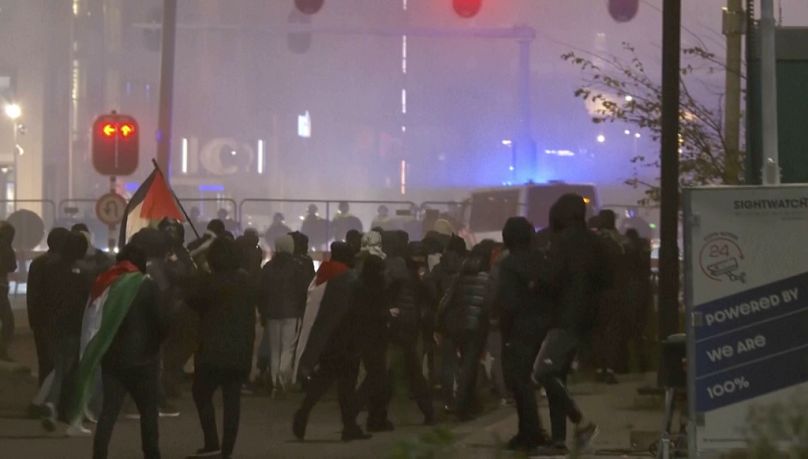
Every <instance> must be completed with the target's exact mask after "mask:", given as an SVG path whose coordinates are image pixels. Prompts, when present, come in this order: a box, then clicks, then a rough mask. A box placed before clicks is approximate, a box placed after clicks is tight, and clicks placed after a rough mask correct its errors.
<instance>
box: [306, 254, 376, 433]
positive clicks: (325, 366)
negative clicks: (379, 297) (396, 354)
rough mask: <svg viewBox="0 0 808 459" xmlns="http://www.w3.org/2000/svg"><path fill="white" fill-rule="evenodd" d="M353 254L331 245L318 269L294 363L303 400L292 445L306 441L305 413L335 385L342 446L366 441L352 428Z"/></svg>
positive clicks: (355, 357)
mask: <svg viewBox="0 0 808 459" xmlns="http://www.w3.org/2000/svg"><path fill="white" fill-rule="evenodd" d="M352 256H353V251H352V250H351V248H350V247H349V246H348V244H346V243H344V242H334V243H332V244H331V259H330V260H328V261H326V262H324V263H323V264H322V265H320V269H319V270H318V271H317V277H316V279H315V281H314V285H317V286H321V285H323V284H326V285H325V291H324V292H323V295H322V300H321V302H320V307H319V312H318V314H317V318H316V320H315V322H314V325H313V327H312V329H311V335H310V336H315V337H318V338H325V337H327V338H326V339H325V340H324V341H323V340H320V339H318V340H317V343H315V342H313V340H312V339H311V338H310V339H309V341H308V342H307V343H305V350H304V351H303V352H302V355H301V357H300V359H299V367H300V369H299V373H300V375H301V376H302V377H303V378H304V386H303V387H304V389H305V391H306V396H305V398H304V399H303V402H302V403H301V405H300V409H298V410H297V412H295V415H294V419H293V422H292V433H293V434H294V435H295V437H296V438H297V439H298V440H301V441H302V440H303V439H304V438H305V436H306V425H307V424H308V419H309V414H310V413H311V410H312V409H313V408H314V406H315V405H316V404H317V402H318V401H319V400H320V399H321V398H322V396H323V395H325V393H326V392H327V391H328V389H329V388H330V387H331V385H332V384H333V383H334V382H335V381H336V382H337V391H338V397H339V406H340V414H341V417H342V441H352V440H364V439H368V438H370V435H367V434H365V433H364V432H363V431H362V429H361V428H360V427H359V425H357V423H356V415H357V408H356V404H355V402H354V399H355V391H354V387H356V377H357V371H358V368H359V352H358V350H357V346H358V344H359V341H358V327H360V326H361V325H362V321H361V319H362V316H361V314H360V310H359V304H360V303H358V302H356V301H354V300H355V298H356V297H355V294H356V291H357V276H356V273H355V272H354V271H353V270H351V269H350V267H349V266H348V264H349V263H350V262H351V257H352Z"/></svg>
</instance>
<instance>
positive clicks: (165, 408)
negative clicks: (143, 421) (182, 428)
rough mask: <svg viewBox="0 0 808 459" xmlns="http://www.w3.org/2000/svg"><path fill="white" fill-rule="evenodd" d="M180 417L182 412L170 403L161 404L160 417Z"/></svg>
mask: <svg viewBox="0 0 808 459" xmlns="http://www.w3.org/2000/svg"><path fill="white" fill-rule="evenodd" d="M179 415H180V410H178V409H177V408H175V407H174V406H173V405H171V404H170V403H168V402H163V403H161V404H160V417H161V418H176V417H178V416H179Z"/></svg>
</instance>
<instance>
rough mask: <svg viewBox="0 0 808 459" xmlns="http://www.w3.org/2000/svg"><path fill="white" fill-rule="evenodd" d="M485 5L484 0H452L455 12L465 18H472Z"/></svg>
mask: <svg viewBox="0 0 808 459" xmlns="http://www.w3.org/2000/svg"><path fill="white" fill-rule="evenodd" d="M482 6H483V0H452V7H454V10H455V13H457V14H458V16H460V17H463V18H470V17H474V16H476V15H477V13H479V12H480V8H482Z"/></svg>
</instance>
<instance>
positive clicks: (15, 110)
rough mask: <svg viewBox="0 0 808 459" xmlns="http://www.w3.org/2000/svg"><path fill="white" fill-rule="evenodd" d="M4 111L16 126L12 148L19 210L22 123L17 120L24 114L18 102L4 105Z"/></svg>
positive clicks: (15, 204)
mask: <svg viewBox="0 0 808 459" xmlns="http://www.w3.org/2000/svg"><path fill="white" fill-rule="evenodd" d="M3 111H5V112H6V116H7V117H8V118H9V119H10V120H11V123H12V125H13V128H14V147H13V149H12V152H11V154H12V156H13V158H14V210H17V181H18V180H17V179H18V178H19V173H18V171H17V155H18V152H22V148H21V147H20V146H19V145H18V144H17V136H18V134H19V127H20V124H19V123H17V120H18V119H19V118H20V116H22V108H21V107H20V106H19V105H18V104H13V103H12V104H6V105H5V107H3Z"/></svg>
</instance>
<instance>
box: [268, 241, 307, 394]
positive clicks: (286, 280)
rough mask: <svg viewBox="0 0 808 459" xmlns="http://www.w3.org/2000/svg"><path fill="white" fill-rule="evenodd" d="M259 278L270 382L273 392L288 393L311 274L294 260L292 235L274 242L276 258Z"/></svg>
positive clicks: (274, 257)
mask: <svg viewBox="0 0 808 459" xmlns="http://www.w3.org/2000/svg"><path fill="white" fill-rule="evenodd" d="M260 276H261V281H260V290H259V292H260V293H259V298H260V300H259V310H260V312H261V318H262V321H263V322H264V324H265V327H266V328H265V334H267V337H268V341H267V343H266V344H265V346H268V348H269V361H270V375H271V382H272V385H273V389H274V390H282V391H285V390H286V389H287V387H288V385H289V383H290V382H291V380H292V365H293V363H294V353H295V340H296V338H297V328H298V324H299V321H300V319H301V318H302V316H303V310H304V309H305V307H306V290H307V288H308V275H307V273H306V272H305V271H304V269H303V265H301V264H300V263H299V262H298V261H297V260H295V255H294V239H292V236H290V235H288V234H286V235H283V236H280V237H279V238H278V239H276V240H275V252H274V255H273V256H272V259H271V260H269V262H267V263H266V264H265V265H264V267H263V268H261V274H260Z"/></svg>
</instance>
